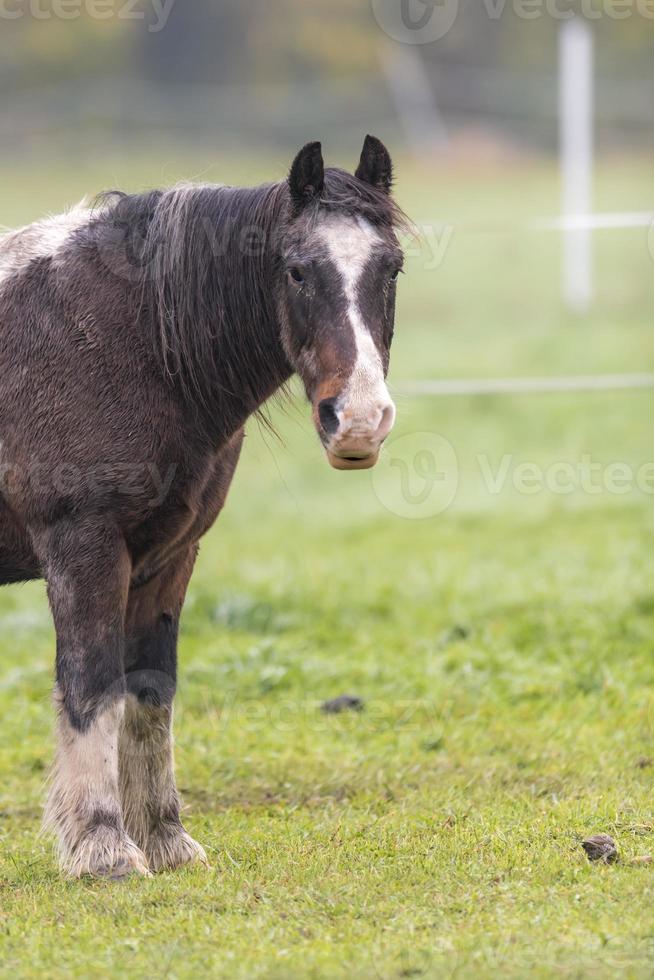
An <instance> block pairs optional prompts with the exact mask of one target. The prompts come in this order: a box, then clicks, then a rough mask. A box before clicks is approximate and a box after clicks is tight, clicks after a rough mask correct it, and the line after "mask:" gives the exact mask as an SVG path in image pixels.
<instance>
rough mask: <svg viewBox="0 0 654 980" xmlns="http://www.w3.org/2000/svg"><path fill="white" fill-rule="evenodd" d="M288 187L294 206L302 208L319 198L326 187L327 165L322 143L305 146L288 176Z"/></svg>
mask: <svg viewBox="0 0 654 980" xmlns="http://www.w3.org/2000/svg"><path fill="white" fill-rule="evenodd" d="M288 186H289V187H290V189H291V197H292V198H293V202H294V204H296V205H297V206H299V207H301V206H302V205H304V204H307V203H308V202H309V201H312V200H313V199H314V198H316V197H319V195H320V194H321V193H322V189H323V187H324V186H325V164H324V163H323V159H322V147H321V145H320V143H307V145H306V146H303V147H302V149H301V150H300V152H299V153H298V155H297V156H296V158H295V160H294V161H293V165H292V167H291V172H290V174H289V175H288Z"/></svg>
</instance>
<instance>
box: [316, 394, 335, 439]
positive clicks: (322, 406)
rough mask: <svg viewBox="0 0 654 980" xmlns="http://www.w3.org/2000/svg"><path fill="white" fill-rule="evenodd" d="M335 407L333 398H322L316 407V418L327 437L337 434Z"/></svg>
mask: <svg viewBox="0 0 654 980" xmlns="http://www.w3.org/2000/svg"><path fill="white" fill-rule="evenodd" d="M335 406H336V399H335V398H323V400H322V401H321V402H320V403H319V405H318V418H319V419H320V424H321V426H322V427H323V429H324V430H325V432H326V433H327V435H328V436H333V435H334V433H335V432H338V427H339V425H340V422H339V418H338V415H337V414H336V407H335Z"/></svg>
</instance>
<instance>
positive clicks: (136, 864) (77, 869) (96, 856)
mask: <svg viewBox="0 0 654 980" xmlns="http://www.w3.org/2000/svg"><path fill="white" fill-rule="evenodd" d="M61 863H62V867H63V869H64V871H66V872H67V873H68V874H69V875H70V876H71V877H73V878H82V877H84V876H86V875H90V876H91V877H92V878H103V879H105V880H107V881H122V880H124V879H125V878H127V877H128V876H129V875H131V874H138V875H142V876H144V877H148V876H149V875H150V869H149V868H148V861H147V858H146V856H145V854H144V853H143V851H141V850H140V848H138V847H137V846H136V844H135V843H134V841H133V840H131V839H130V838H129V837H128V836H127V834H125V833H121V832H120V831H117V830H115V829H114V828H113V827H96V828H94V830H93V831H92V832H91V833H89V834H87V835H86V837H84V838H83V839H82V840H81V841H79V842H78V843H77V845H76V846H74V847H73V848H72V849H71V850H70V851H68V852H67V853H63V854H62V856H61Z"/></svg>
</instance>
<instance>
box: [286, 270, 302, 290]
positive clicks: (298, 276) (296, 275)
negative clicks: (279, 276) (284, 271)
mask: <svg viewBox="0 0 654 980" xmlns="http://www.w3.org/2000/svg"><path fill="white" fill-rule="evenodd" d="M288 274H289V276H290V277H291V279H292V280H293V282H296V283H298V285H299V284H300V283H303V282H304V276H303V275H302V273H301V272H300V270H299V269H298V268H297V266H292V267H291V268H290V269H289V270H288Z"/></svg>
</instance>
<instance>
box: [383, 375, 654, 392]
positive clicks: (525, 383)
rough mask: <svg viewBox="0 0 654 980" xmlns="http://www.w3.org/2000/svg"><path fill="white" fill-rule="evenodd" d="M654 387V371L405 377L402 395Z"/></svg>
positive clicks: (399, 388) (396, 389)
mask: <svg viewBox="0 0 654 980" xmlns="http://www.w3.org/2000/svg"><path fill="white" fill-rule="evenodd" d="M637 388H654V374H597V375H577V376H575V375H566V376H563V377H551V378H460V379H451V380H449V379H448V380H442V381H433V380H426V381H402V382H399V383H398V384H397V385H394V386H393V390H394V392H396V393H397V394H400V395H437V396H443V395H518V394H526V395H538V394H545V393H548V392H560V391H563V392H565V391H573V392H574V391H625V390H628V389H637Z"/></svg>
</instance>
